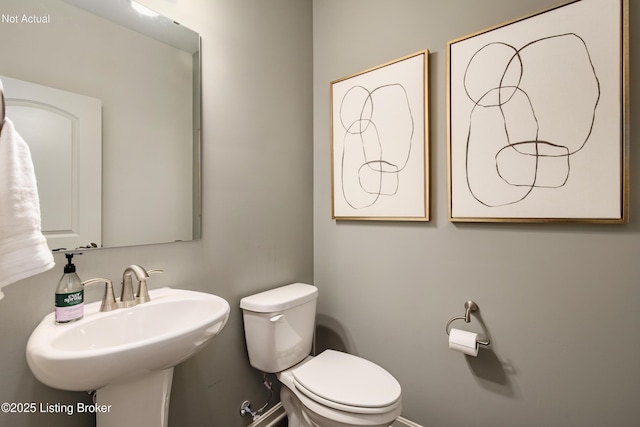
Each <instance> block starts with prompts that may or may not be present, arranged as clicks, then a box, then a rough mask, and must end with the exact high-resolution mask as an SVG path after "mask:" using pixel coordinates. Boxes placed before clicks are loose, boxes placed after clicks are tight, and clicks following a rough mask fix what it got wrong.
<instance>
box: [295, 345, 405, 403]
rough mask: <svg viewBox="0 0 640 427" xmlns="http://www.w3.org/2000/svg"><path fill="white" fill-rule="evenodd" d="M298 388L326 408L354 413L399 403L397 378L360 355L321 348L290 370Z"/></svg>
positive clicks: (399, 392) (399, 389)
mask: <svg viewBox="0 0 640 427" xmlns="http://www.w3.org/2000/svg"><path fill="white" fill-rule="evenodd" d="M291 373H292V375H293V382H294V385H295V387H296V389H297V390H298V391H300V392H301V393H302V394H304V395H305V396H306V397H308V398H309V399H312V400H314V401H316V402H318V403H320V404H322V405H325V406H327V407H330V408H333V409H338V410H341V411H346V412H351V413H358V414H381V413H386V412H389V411H390V410H392V409H394V408H395V407H396V406H399V405H400V394H401V388H400V384H399V383H398V381H397V380H396V379H395V378H394V377H393V376H392V375H391V374H390V373H389V372H387V371H386V370H384V369H383V368H381V367H380V366H378V365H376V364H374V363H373V362H370V361H368V360H366V359H362V358H360V357H357V356H354V355H351V354H347V353H342V352H339V351H334V350H325V351H324V352H322V353H320V354H319V355H318V356H316V357H314V358H312V359H311V360H308V361H306V362H304V363H302V364H301V365H298V367H295V368H294V369H293V370H292V372H291Z"/></svg>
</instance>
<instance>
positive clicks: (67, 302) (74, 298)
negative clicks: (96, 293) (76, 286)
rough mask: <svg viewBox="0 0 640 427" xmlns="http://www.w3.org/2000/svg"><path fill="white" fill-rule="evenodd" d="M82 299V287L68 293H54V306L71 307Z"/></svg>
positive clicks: (80, 302)
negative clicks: (79, 289)
mask: <svg viewBox="0 0 640 427" xmlns="http://www.w3.org/2000/svg"><path fill="white" fill-rule="evenodd" d="M83 301H84V289H83V290H81V291H78V292H71V293H68V294H56V307H72V306H74V305H78V304H82V302H83Z"/></svg>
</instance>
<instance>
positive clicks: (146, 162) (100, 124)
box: [0, 0, 201, 250]
mask: <svg viewBox="0 0 640 427" xmlns="http://www.w3.org/2000/svg"><path fill="white" fill-rule="evenodd" d="M132 4H135V2H132V1H131V0H109V1H108V2H104V1H95V0H2V10H0V14H1V16H0V39H1V40H5V41H7V42H6V43H0V57H1V58H2V61H0V79H2V81H3V83H4V89H5V96H6V99H7V117H8V118H10V119H11V120H12V121H13V122H14V124H15V126H16V129H17V131H18V133H20V135H21V136H22V137H23V138H24V139H25V141H26V142H27V144H28V145H29V147H30V150H31V152H32V158H33V162H34V166H35V170H36V177H37V180H38V192H39V194H40V203H41V214H42V225H43V232H44V233H45V235H46V236H47V239H48V242H49V247H50V248H51V249H53V250H55V249H59V248H65V249H67V250H72V249H75V248H78V247H92V246H94V245H95V246H96V247H118V246H131V245H142V244H153V243H163V242H173V241H184V240H192V239H197V238H199V237H200V211H201V208H200V194H201V189H200V182H201V180H200V103H201V98H200V37H199V35H198V34H197V33H195V32H193V31H191V30H189V29H188V28H185V27H184V26H182V25H180V24H179V23H177V22H174V21H173V20H171V19H169V18H167V17H164V16H161V15H158V14H155V13H153V12H152V11H150V10H148V9H146V10H142V11H137V10H135V9H134V8H133V7H132ZM10 40H11V41H12V42H9V41H10ZM18 41H19V42H18Z"/></svg>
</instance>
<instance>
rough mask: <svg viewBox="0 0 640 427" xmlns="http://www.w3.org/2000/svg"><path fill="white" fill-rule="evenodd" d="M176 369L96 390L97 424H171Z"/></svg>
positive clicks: (108, 426) (119, 426) (144, 426)
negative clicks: (171, 398)
mask: <svg viewBox="0 0 640 427" xmlns="http://www.w3.org/2000/svg"><path fill="white" fill-rule="evenodd" d="M172 380H173V368H169V369H164V370H162V371H153V372H148V373H146V374H143V375H139V376H136V377H135V378H132V379H124V380H120V381H114V382H112V383H111V384H109V385H107V386H105V387H103V388H101V389H98V390H97V391H96V427H122V426H135V427H167V423H168V420H169V397H170V395H171V382H172Z"/></svg>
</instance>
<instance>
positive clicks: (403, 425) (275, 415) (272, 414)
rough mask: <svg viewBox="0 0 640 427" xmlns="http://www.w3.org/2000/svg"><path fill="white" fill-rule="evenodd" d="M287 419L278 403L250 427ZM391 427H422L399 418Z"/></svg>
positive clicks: (272, 425) (272, 426)
mask: <svg viewBox="0 0 640 427" xmlns="http://www.w3.org/2000/svg"><path fill="white" fill-rule="evenodd" d="M285 417H286V414H285V412H284V408H283V407H282V403H280V402H278V403H277V404H276V405H274V406H273V408H271V409H269V410H268V411H267V412H265V413H264V414H263V415H262V416H260V418H258V419H257V420H255V421H254V422H253V423H252V424H250V425H249V427H277V426H278V424H279V423H280V421H282V420H283V419H284V418H285ZM390 427H422V426H421V425H420V424H416V423H414V422H413V421H409V420H407V419H405V418H402V417H399V418H398V419H397V420H395V422H394V423H393V424H392V425H391V426H390Z"/></svg>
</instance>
